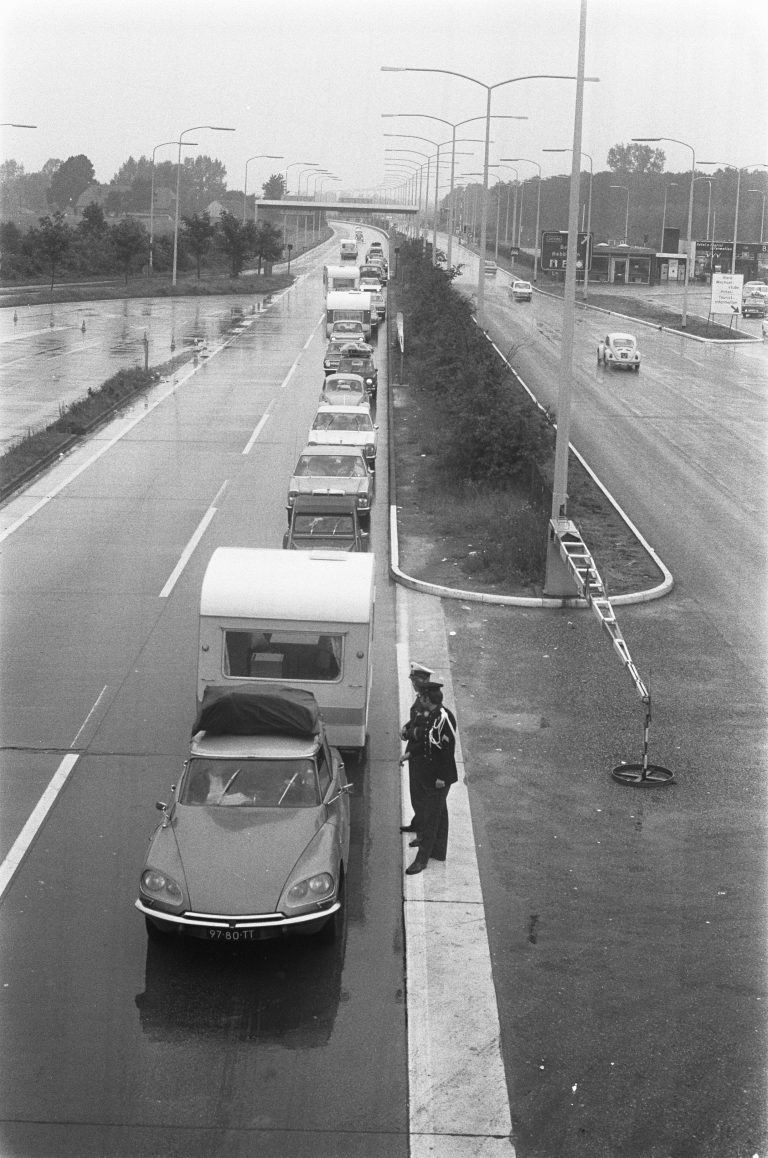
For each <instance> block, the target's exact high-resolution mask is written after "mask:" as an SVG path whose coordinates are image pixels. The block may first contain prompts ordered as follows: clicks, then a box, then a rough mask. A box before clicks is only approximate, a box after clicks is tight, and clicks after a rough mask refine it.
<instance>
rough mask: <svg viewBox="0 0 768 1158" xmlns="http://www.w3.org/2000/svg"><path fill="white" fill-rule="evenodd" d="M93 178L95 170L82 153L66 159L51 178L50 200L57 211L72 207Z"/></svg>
mask: <svg viewBox="0 0 768 1158" xmlns="http://www.w3.org/2000/svg"><path fill="white" fill-rule="evenodd" d="M95 178H96V170H95V169H94V167H93V165H92V164H91V162H90V161H89V160H88V158H87V157H86V156H85V154H84V153H79V154H78V155H77V156H76V157H68V158H67V160H66V161H65V162H64V164H63V165H60V166H59V168H58V169H57V170H56V172H55V173H54V174H53V176H52V177H51V187H50V190H49V192H50V200H51V201H52V203H53V204H54V205H57V206H58V207H59V209H67V208H70V207H73V206H74V205H75V202H76V201H77V199H78V197H79V196H80V194H81V193H84V192H85V190H86V189H87V188H88V186H89V185H93V183H94V180H95Z"/></svg>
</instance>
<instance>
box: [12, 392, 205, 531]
mask: <svg viewBox="0 0 768 1158" xmlns="http://www.w3.org/2000/svg"><path fill="white" fill-rule="evenodd" d="M194 373H195V370H194V369H190V370H189V372H188V373H187V374H185V375H184V376H183V377H182V378H179V379H174V382H173V385H172V386H171V388H170V389H169V390H166V391H165V392H164V393H163V394H161V395H159V396H158V397H157V398H156V399H155V400H154V402H150V404H149V405H148V406H147V408H146V410H142V411H141V413H139V414H137V415H136V417H135V418H134V419H133V420H132V421H130V422H129V423H128V425H127V426H124V427H123V428H122V429H121V430H120V432H119V434H116V435H115V436H114V438H110V439H109V440H108V441H107V442H105V443H104V444H103V446H101V447H99V449H98V450H97V451H95V452H94V453H93V454H92V455H91V456H90V458H87V459H86V460H85V462H83V463H81V464H80V466H78V467H76V469H75V470H73V471H72V473H71V474H68V475H67V476H66V478H64V479H62V481H61V482H60V483H59V484H58V485H57V486H55V487H54V488H53V489H52V490H50V491H48V493H47V494H45V495H43V497H42V498H41V499H39V500H38V502H36V503H35V504H34V505H33V506H31V507H30V509H29V510H28V511H25V512H24V514H23V515H20V516H19V518H18V519H16V521H15V522H13V523H11V525H10V526H9V527H6V528H5V530H4V531H2V532H0V543H2V542H3V540H4V539H7V538H9V537H10V536H11V535H12V534H14V532H15V531H18V529H19V527H21V526H23V525H24V523H26V522H27V521H28V520H29V519H31V518H32V517H33V516H34V515H36V514H37V512H38V511H40V510H42V508H43V507H44V506H46V505H47V504H48V503H49V502H50V501H51V500H52V499H55V498H56V496H57V495H59V494H61V492H62V491H63V490H65V489H66V488H67V487H68V486H69V485H70V483H73V482H74V481H75V479H76V478H78V477H79V476H80V475H81V474H83V472H84V471H86V470H88V468H89V467H91V466H93V464H94V463H95V462H98V460H99V459H100V458H101V457H102V455H104V454H106V453H107V451H109V450H111V449H112V447H113V446H115V444H116V443H118V442H119V441H120V439H121V438H125V436H126V434H130V432H131V431H132V430H133V428H134V427H135V426H138V424H139V423H140V422H143V421H144V419H145V418H146V417H147V415H148V414H151V413H152V411H153V410H154V409H155V407H157V406H159V405H160V404H161V403H162V402H165V400H166V398H170V396H171V395H172V394H174V393H175V392H176V391H177V390H178V389H179V387H180V386H183V384H184V383H185V382H186V380H187V378H191V377H192V375H193V374H194Z"/></svg>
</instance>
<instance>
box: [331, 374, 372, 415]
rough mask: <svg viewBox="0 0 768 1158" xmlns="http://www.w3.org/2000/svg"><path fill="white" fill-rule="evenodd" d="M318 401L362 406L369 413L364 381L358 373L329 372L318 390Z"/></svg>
mask: <svg viewBox="0 0 768 1158" xmlns="http://www.w3.org/2000/svg"><path fill="white" fill-rule="evenodd" d="M320 403H321V405H322V404H323V403H327V404H328V405H329V406H357V407H360V408H363V407H364V408H365V410H366V411H367V412H369V413H370V403H369V401H368V394H367V392H366V389H365V382H364V381H363V379H362V377H361V375H360V374H329V375H328V377H327V378H326V380H325V382H324V383H323V389H322V390H321V392H320Z"/></svg>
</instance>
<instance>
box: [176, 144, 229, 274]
mask: <svg viewBox="0 0 768 1158" xmlns="http://www.w3.org/2000/svg"><path fill="white" fill-rule="evenodd" d="M198 129H210V130H211V131H212V132H214V133H234V131H235V130H234V129H233V128H229V127H228V126H225V125H193V126H192V128H191V129H184V130H183V131H182V132H181V133H179V156H178V160H177V162H176V214H175V217H174V221H173V285H176V269H177V264H178V256H179V186H180V182H181V148H182V145H183V144H184V137H185V136H186V135H187V133H195V132H197V130H198Z"/></svg>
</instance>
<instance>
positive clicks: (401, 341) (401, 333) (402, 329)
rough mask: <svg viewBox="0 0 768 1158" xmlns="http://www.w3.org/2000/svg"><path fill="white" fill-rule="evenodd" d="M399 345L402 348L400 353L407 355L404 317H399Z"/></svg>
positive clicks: (400, 315)
mask: <svg viewBox="0 0 768 1158" xmlns="http://www.w3.org/2000/svg"><path fill="white" fill-rule="evenodd" d="M397 344H398V346H399V347H400V353H401V354H404V353H405V327H404V326H403V315H402V314H400V313H398V315H397Z"/></svg>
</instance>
